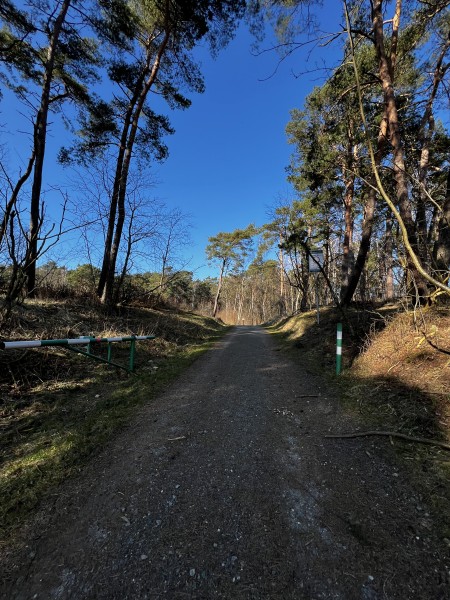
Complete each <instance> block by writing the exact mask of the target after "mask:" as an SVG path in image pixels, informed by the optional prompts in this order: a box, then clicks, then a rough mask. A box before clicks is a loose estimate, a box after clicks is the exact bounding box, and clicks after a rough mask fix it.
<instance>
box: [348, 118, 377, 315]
mask: <svg viewBox="0 0 450 600" xmlns="http://www.w3.org/2000/svg"><path fill="white" fill-rule="evenodd" d="M387 130H388V121H387V116H386V113H384V114H383V118H382V119H381V123H380V130H379V132H378V139H377V150H376V153H375V164H376V166H377V167H379V166H380V164H381V161H382V159H383V156H384V154H385V151H386V142H387ZM370 184H371V187H369V189H368V192H367V201H366V204H365V207H364V217H363V222H362V232H361V242H360V245H359V250H358V256H357V258H356V261H355V264H354V266H353V270H352V273H351V275H350V278H349V282H348V286H347V289H346V293H345V295H344V296H343V297H342V304H343V305H344V306H348V305H349V304H350V302H351V301H352V298H353V296H354V293H355V291H356V288H357V286H358V283H359V281H360V278H361V275H362V273H363V270H364V267H365V264H366V261H367V256H368V254H369V250H370V241H371V238H372V229H373V221H374V216H375V208H376V204H377V191H376V181H375V177H374V176H373V175H372V176H371V178H370Z"/></svg>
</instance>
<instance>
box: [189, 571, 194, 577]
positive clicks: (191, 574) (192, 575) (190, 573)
mask: <svg viewBox="0 0 450 600" xmlns="http://www.w3.org/2000/svg"><path fill="white" fill-rule="evenodd" d="M189 575H190V576H191V577H194V576H195V569H190V571H189Z"/></svg>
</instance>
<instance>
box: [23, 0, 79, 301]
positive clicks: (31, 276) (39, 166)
mask: <svg viewBox="0 0 450 600" xmlns="http://www.w3.org/2000/svg"><path fill="white" fill-rule="evenodd" d="M70 2H71V0H64V1H63V3H62V6H61V10H60V12H59V14H58V16H57V17H56V19H55V24H54V27H53V32H52V35H51V37H50V41H49V45H48V48H47V57H46V61H45V69H44V81H43V86H42V92H41V102H40V106H39V110H38V113H37V115H36V122H35V124H34V139H33V145H34V154H35V159H34V172H33V185H32V188H31V201H30V231H29V239H28V251H27V261H26V266H25V272H26V276H27V290H28V296H29V297H33V296H34V295H35V288H36V261H37V258H38V236H39V229H40V225H41V223H40V218H39V212H40V199H41V190H42V174H43V170H44V158H45V144H46V140H47V123H48V111H49V106H50V93H51V85H52V81H53V72H54V68H55V58H56V52H57V49H58V43H59V38H60V35H61V31H62V27H63V24H64V21H65V19H66V15H67V11H68V10H69V6H70Z"/></svg>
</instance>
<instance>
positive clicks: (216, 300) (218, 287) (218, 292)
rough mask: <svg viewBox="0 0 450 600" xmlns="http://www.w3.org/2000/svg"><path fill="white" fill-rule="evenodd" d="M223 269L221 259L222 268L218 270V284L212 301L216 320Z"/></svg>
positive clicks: (224, 262)
mask: <svg viewBox="0 0 450 600" xmlns="http://www.w3.org/2000/svg"><path fill="white" fill-rule="evenodd" d="M225 267H226V260H225V259H223V261H222V266H221V268H220V275H219V283H218V285H217V292H216V297H215V299H214V310H213V317H214V319H215V318H216V316H217V312H218V310H219V298H220V292H221V291H222V283H223V274H224V272H225Z"/></svg>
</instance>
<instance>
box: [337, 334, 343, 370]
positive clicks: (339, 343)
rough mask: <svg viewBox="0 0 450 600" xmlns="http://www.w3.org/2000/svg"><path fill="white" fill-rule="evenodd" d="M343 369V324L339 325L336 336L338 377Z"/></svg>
mask: <svg viewBox="0 0 450 600" xmlns="http://www.w3.org/2000/svg"><path fill="white" fill-rule="evenodd" d="M341 369H342V323H338V324H337V334H336V375H339V374H340V372H341Z"/></svg>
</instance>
